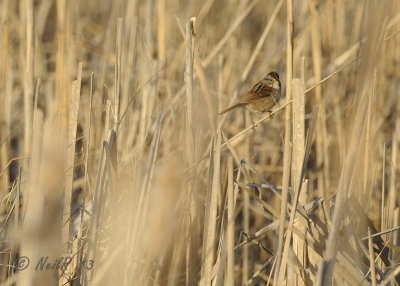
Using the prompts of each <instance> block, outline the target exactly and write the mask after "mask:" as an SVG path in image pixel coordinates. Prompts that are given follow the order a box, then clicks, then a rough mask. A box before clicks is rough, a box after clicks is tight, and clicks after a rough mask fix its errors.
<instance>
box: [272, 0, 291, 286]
mask: <svg viewBox="0 0 400 286" xmlns="http://www.w3.org/2000/svg"><path fill="white" fill-rule="evenodd" d="M286 6H287V7H286V17H287V19H286V102H290V101H291V100H292V95H291V92H292V76H293V46H292V44H293V2H292V0H287V1H286ZM290 120H291V109H290V106H288V108H286V112H285V143H284V144H285V145H284V146H285V147H284V152H283V175H282V200H281V214H280V228H279V234H278V248H277V252H276V255H277V263H276V268H275V275H274V284H273V285H274V286H276V285H281V284H282V283H283V277H284V275H285V273H284V272H285V271H286V265H284V267H285V268H282V252H283V251H284V248H283V236H284V233H285V221H286V213H287V202H288V195H289V179H290V166H291V157H292V154H291V149H292V148H291V146H290V144H291V140H292V139H291V138H292V129H291V126H290ZM292 212H293V213H294V212H295V211H294V210H293V211H292ZM282 272H283V274H282Z"/></svg>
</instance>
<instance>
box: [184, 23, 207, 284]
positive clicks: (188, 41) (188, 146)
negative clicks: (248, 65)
mask: <svg viewBox="0 0 400 286" xmlns="http://www.w3.org/2000/svg"><path fill="white" fill-rule="evenodd" d="M195 40H196V18H195V17H192V18H190V19H189V20H188V21H187V22H186V30H185V64H186V66H185V77H184V82H185V89H186V110H185V111H186V117H185V157H186V162H187V164H188V165H191V164H193V162H194V161H195V156H196V144H195V130H194V109H193V65H194V61H195V60H194V52H195V44H196V42H195ZM195 174H196V170H192V172H190V174H189V177H194V176H195ZM193 182H194V180H193V179H188V180H187V196H188V206H187V208H188V210H189V213H190V217H191V219H189V218H187V221H186V225H187V231H188V233H187V234H185V236H186V237H188V241H187V249H186V283H187V284H188V285H193V284H194V283H195V281H196V278H195V277H196V273H195V272H194V271H193V268H194V267H195V265H196V264H197V262H196V261H197V253H196V252H197V249H198V241H197V236H198V233H197V230H198V223H199V222H198V216H197V213H198V204H197V199H196V196H195V195H194V187H193ZM192 231H193V232H192ZM192 267H193V268H192ZM210 281H211V280H210Z"/></svg>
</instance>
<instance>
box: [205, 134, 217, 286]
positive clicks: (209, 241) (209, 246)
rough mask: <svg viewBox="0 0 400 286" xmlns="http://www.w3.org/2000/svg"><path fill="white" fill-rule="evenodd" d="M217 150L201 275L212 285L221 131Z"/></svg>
mask: <svg viewBox="0 0 400 286" xmlns="http://www.w3.org/2000/svg"><path fill="white" fill-rule="evenodd" d="M214 144H215V150H216V152H215V153H214V160H213V161H214V167H213V183H212V189H211V197H210V205H209V208H208V210H207V211H208V212H209V218H208V223H207V228H205V229H204V232H206V233H207V237H206V240H205V241H204V242H203V247H205V248H206V254H205V255H206V256H205V261H204V276H203V277H201V282H200V283H201V285H204V286H206V285H211V281H212V279H213V277H212V267H213V262H214V243H215V226H216V218H217V195H218V192H219V188H220V186H219V177H220V159H221V133H220V132H218V133H217V137H216V139H215V143H214Z"/></svg>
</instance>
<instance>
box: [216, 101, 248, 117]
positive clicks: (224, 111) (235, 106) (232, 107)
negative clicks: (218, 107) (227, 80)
mask: <svg viewBox="0 0 400 286" xmlns="http://www.w3.org/2000/svg"><path fill="white" fill-rule="evenodd" d="M241 106H243V103H238V104H235V105H232V106H231V107H229V108H227V109H224V110H222V111H221V112H220V113H218V115H222V114H224V113H227V112H229V111H231V110H234V109H236V108H238V107H241Z"/></svg>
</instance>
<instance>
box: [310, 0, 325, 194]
mask: <svg viewBox="0 0 400 286" xmlns="http://www.w3.org/2000/svg"><path fill="white" fill-rule="evenodd" d="M309 5H310V11H311V15H312V23H311V44H312V58H313V61H312V62H313V71H314V78H315V81H316V82H320V81H321V64H322V63H321V59H322V55H321V53H322V52H321V34H320V28H319V27H320V26H321V24H320V14H319V10H318V7H317V1H315V0H310V1H309ZM315 103H316V104H320V105H321V111H320V112H319V113H320V120H319V123H318V125H317V132H316V138H317V143H316V146H317V152H316V153H317V165H318V166H322V164H324V163H326V162H324V161H325V160H326V156H328V154H327V153H325V149H326V148H325V147H326V146H325V145H324V144H325V142H324V138H326V137H323V136H324V133H326V132H324V130H325V126H324V124H325V122H324V120H323V117H325V103H324V102H323V101H321V86H319V85H318V86H316V87H315ZM324 166H326V167H327V165H324ZM324 170H325V169H324ZM326 180H327V178H326V174H325V173H324V175H323V176H320V177H319V179H318V191H319V194H318V195H319V196H320V197H323V198H327V190H326V186H327V185H328V184H327V181H326Z"/></svg>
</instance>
